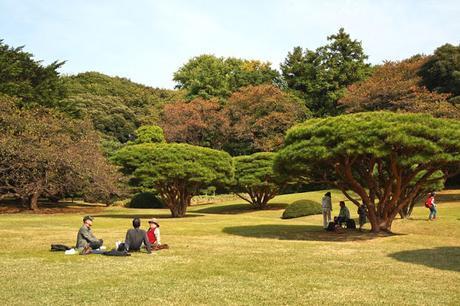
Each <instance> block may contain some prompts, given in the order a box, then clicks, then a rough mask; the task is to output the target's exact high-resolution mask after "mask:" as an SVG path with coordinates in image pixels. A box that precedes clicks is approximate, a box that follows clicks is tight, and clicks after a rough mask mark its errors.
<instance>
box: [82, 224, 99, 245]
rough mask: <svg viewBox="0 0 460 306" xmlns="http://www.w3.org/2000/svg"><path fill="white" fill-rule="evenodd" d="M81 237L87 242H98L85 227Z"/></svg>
mask: <svg viewBox="0 0 460 306" xmlns="http://www.w3.org/2000/svg"><path fill="white" fill-rule="evenodd" d="M81 235H82V237H83V238H84V239H85V240H86V241H88V242H98V241H99V239H97V238H96V236H94V234H93V233H92V232H91V231H90V230H89V229H88V228H86V227H85V228H84V229H83V230H82V231H81Z"/></svg>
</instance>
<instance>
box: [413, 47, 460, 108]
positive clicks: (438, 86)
mask: <svg viewBox="0 0 460 306" xmlns="http://www.w3.org/2000/svg"><path fill="white" fill-rule="evenodd" d="M420 75H421V76H422V78H423V84H424V85H425V86H427V87H428V89H430V90H434V91H438V92H442V93H450V94H452V96H453V97H452V98H451V102H453V103H454V104H458V103H460V97H459V96H460V45H458V46H453V45H451V44H445V45H443V46H441V47H439V48H437V49H436V50H435V51H434V55H433V56H431V57H430V58H429V60H428V61H427V62H426V63H425V65H423V66H422V68H421V69H420Z"/></svg>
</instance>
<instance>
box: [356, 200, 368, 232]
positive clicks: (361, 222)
mask: <svg viewBox="0 0 460 306" xmlns="http://www.w3.org/2000/svg"><path fill="white" fill-rule="evenodd" d="M358 215H359V231H362V230H363V225H364V224H365V223H366V222H367V218H366V216H367V210H366V205H364V204H361V205H360V206H359V207H358Z"/></svg>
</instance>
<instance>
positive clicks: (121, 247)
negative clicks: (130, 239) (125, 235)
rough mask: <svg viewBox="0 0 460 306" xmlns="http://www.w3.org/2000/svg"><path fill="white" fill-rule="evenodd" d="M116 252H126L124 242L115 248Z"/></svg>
mask: <svg viewBox="0 0 460 306" xmlns="http://www.w3.org/2000/svg"><path fill="white" fill-rule="evenodd" d="M117 251H118V252H127V251H128V249H127V248H126V244H125V243H124V242H122V243H120V244H119V245H118V248H117Z"/></svg>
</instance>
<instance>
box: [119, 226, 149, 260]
mask: <svg viewBox="0 0 460 306" xmlns="http://www.w3.org/2000/svg"><path fill="white" fill-rule="evenodd" d="M140 227H141V220H140V219H139V218H134V219H133V228H131V229H129V230H128V231H127V232H126V238H125V245H124V248H125V249H126V250H127V251H128V252H133V251H134V252H136V251H140V249H141V246H142V244H144V245H145V248H146V249H147V253H149V254H150V253H151V252H152V245H151V244H150V241H149V239H148V238H147V233H146V231H144V230H143V229H140Z"/></svg>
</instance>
